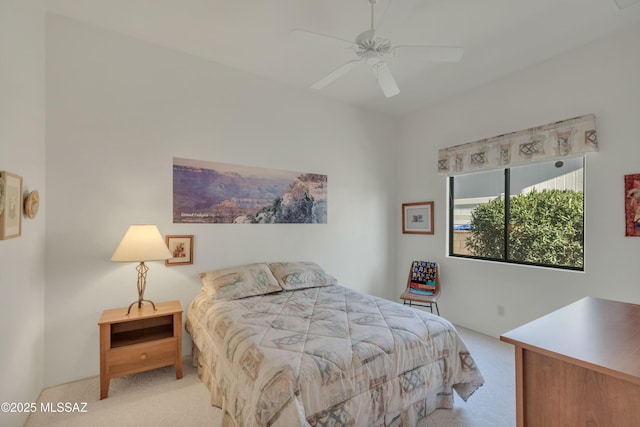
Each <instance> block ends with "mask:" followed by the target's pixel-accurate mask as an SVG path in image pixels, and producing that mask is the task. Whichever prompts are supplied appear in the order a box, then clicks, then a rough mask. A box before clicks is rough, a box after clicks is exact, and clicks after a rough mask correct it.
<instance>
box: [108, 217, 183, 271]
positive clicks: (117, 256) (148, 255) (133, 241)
mask: <svg viewBox="0 0 640 427" xmlns="http://www.w3.org/2000/svg"><path fill="white" fill-rule="evenodd" d="M168 258H171V252H169V248H167V245H166V244H165V242H164V239H163V238H162V235H161V234H160V231H159V230H158V227H156V226H155V225H146V224H145V225H132V226H130V227H129V229H128V230H127V232H126V233H125V235H124V237H123V238H122V241H121V242H120V245H118V248H117V249H116V251H115V252H114V253H113V256H112V257H111V261H123V262H144V261H157V260H162V259H168Z"/></svg>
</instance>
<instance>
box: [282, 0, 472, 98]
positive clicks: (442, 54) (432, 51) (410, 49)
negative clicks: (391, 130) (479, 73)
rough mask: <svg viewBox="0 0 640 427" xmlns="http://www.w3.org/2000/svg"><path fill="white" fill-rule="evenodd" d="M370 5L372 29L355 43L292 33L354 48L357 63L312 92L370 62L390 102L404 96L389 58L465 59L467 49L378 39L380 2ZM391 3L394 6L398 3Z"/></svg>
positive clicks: (344, 67) (338, 70)
mask: <svg viewBox="0 0 640 427" xmlns="http://www.w3.org/2000/svg"><path fill="white" fill-rule="evenodd" d="M367 1H368V2H369V4H370V6H371V29H369V30H366V31H364V32H362V33H360V34H358V35H357V36H356V38H355V41H349V40H344V39H341V38H338V37H333V36H330V35H327V34H320V33H315V32H313V31H307V30H302V29H297V28H296V29H294V30H292V31H291V33H292V34H293V35H296V34H299V35H305V36H311V37H314V38H323V39H325V40H327V39H329V40H333V41H334V42H336V44H338V45H342V46H343V47H347V48H351V49H353V51H354V52H355V55H356V59H353V60H351V61H348V62H347V63H345V64H343V65H341V66H340V67H338V68H336V69H335V70H333V71H332V72H330V73H329V74H327V75H326V76H324V77H322V78H321V79H320V80H318V81H317V82H315V83H314V84H312V85H311V88H313V89H322V88H324V87H325V86H327V85H329V84H331V83H332V82H334V81H335V80H337V79H338V78H340V77H341V76H343V75H345V74H346V73H348V72H349V71H351V70H352V69H353V68H355V67H356V65H358V64H360V63H362V62H366V63H367V64H368V65H369V66H370V67H371V69H372V70H373V73H374V75H375V77H376V80H377V81H378V85H379V86H380V88H381V89H382V92H383V93H384V95H385V96H386V97H387V98H390V97H392V96H395V95H397V94H398V93H400V89H399V88H398V85H397V83H396V81H395V79H394V78H393V75H392V74H391V70H390V69H389V66H388V65H387V63H386V62H385V59H386V57H388V56H392V57H396V56H402V55H404V54H405V53H409V54H412V55H421V56H422V57H423V58H426V59H429V60H431V61H437V62H458V61H460V59H462V54H463V53H464V49H463V48H461V47H452V46H421V45H406V46H405V45H401V46H393V45H392V44H391V41H390V40H389V39H386V38H382V37H378V36H377V34H376V31H377V30H376V29H375V28H374V10H375V5H376V0H367ZM390 1H391V2H394V0H390ZM395 1H399V0H395ZM409 3H412V2H409ZM389 7H391V6H389ZM385 18H386V17H385Z"/></svg>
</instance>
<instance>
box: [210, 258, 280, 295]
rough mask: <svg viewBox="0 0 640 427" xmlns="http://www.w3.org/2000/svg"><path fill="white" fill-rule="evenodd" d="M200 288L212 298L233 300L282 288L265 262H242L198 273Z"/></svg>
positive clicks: (277, 290)
mask: <svg viewBox="0 0 640 427" xmlns="http://www.w3.org/2000/svg"><path fill="white" fill-rule="evenodd" d="M200 280H202V290H203V291H204V292H206V293H208V294H209V295H210V296H211V299H213V300H234V299H239V298H246V297H250V296H255V295H264V294H270V293H273V292H279V291H281V290H282V288H281V287H280V285H278V281H277V280H276V278H275V277H274V276H273V274H272V273H271V270H270V269H269V266H267V264H265V263H256V264H243V265H238V266H236V267H229V268H224V269H220V270H213V271H208V272H205V273H202V274H200Z"/></svg>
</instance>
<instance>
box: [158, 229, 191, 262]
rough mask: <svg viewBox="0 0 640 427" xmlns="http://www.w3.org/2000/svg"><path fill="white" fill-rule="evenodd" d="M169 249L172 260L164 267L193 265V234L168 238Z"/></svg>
mask: <svg viewBox="0 0 640 427" xmlns="http://www.w3.org/2000/svg"><path fill="white" fill-rule="evenodd" d="M166 241H167V247H168V248H169V252H171V258H169V259H168V260H166V261H165V262H164V265H167V266H175V265H186V264H193V234H192V235H189V236H175V235H173V236H166Z"/></svg>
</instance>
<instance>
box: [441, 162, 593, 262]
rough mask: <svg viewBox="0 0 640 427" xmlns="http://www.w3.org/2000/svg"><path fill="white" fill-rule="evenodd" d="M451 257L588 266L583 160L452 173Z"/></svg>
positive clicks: (450, 182)
mask: <svg viewBox="0 0 640 427" xmlns="http://www.w3.org/2000/svg"><path fill="white" fill-rule="evenodd" d="M449 191H450V195H449V200H450V203H449V224H450V229H449V255H451V256H460V257H468V258H478V259H486V260H493V261H502V262H510V263H518V264H529V265H540V266H547V267H556V268H564V269H573V270H583V268H584V158H583V157H578V158H572V159H566V160H563V161H552V162H544V163H536V164H528V165H525V166H517V167H512V168H509V169H500V170H492V171H488V172H478V173H471V174H467V175H459V176H453V177H450V181H449Z"/></svg>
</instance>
